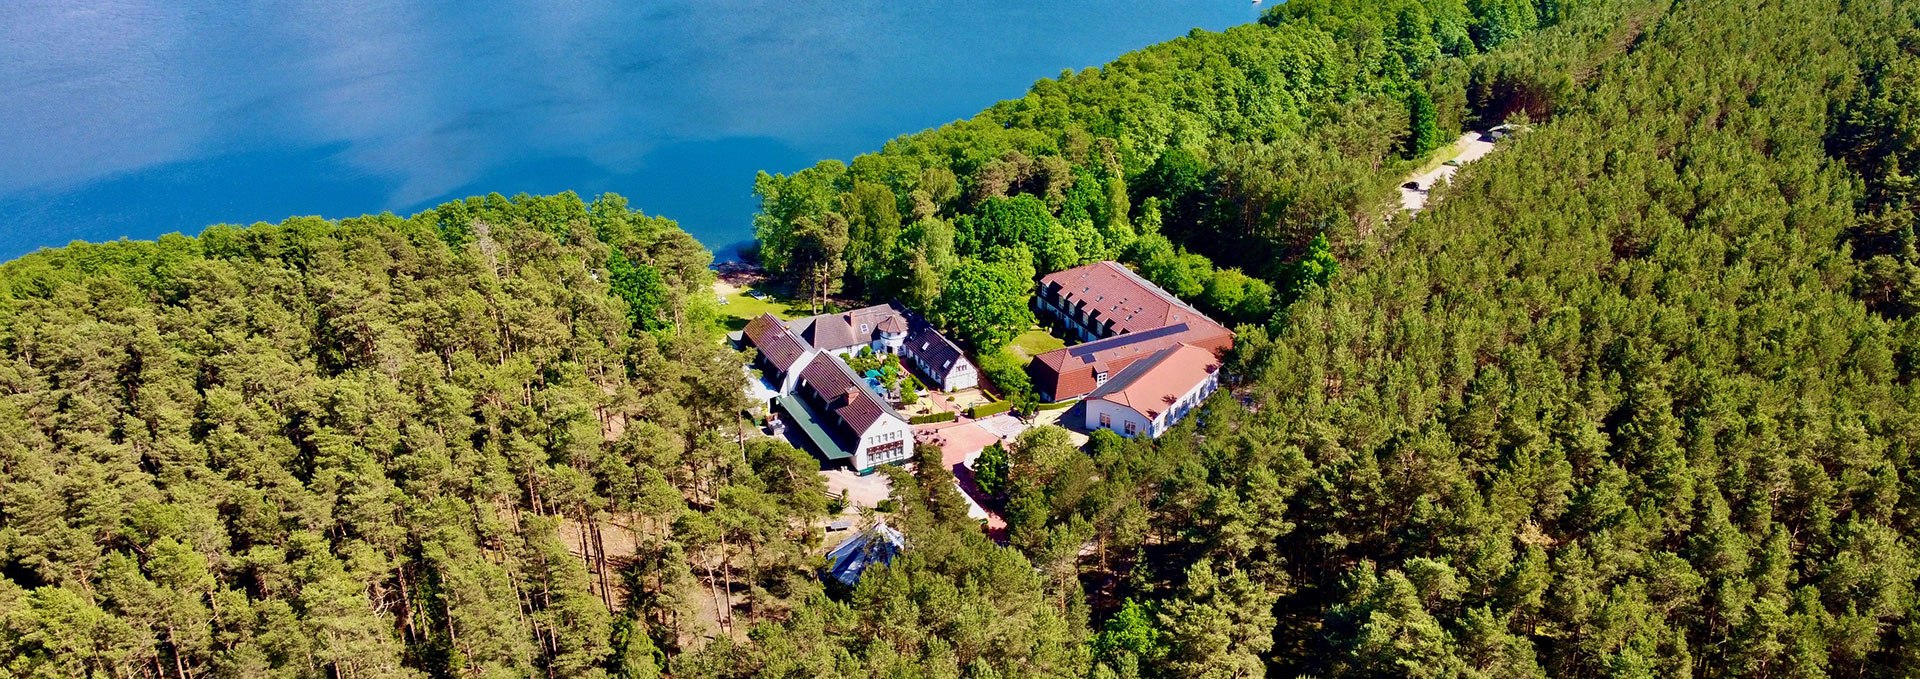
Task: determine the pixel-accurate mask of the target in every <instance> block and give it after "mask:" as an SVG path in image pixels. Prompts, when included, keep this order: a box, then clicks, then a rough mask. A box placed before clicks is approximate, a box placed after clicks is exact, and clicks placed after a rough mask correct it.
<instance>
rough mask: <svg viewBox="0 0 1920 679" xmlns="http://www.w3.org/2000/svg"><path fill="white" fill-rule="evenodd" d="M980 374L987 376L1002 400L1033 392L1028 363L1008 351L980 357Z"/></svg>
mask: <svg viewBox="0 0 1920 679" xmlns="http://www.w3.org/2000/svg"><path fill="white" fill-rule="evenodd" d="M980 374H982V375H985V376H986V378H987V381H988V382H991V383H993V388H994V389H995V390H996V391H998V392H999V393H1000V396H1001V397H1002V398H1007V399H1012V398H1014V397H1017V396H1020V395H1022V394H1029V393H1032V392H1033V378H1032V377H1029V376H1027V363H1026V361H1024V360H1021V358H1020V356H1019V355H1017V354H1014V353H1012V352H1008V351H996V352H994V353H991V354H984V355H982V356H980Z"/></svg>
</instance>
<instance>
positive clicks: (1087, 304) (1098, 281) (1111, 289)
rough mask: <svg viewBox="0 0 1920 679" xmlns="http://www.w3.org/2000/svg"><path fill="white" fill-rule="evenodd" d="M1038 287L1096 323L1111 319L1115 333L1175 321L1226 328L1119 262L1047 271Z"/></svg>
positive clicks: (1156, 326)
mask: <svg viewBox="0 0 1920 679" xmlns="http://www.w3.org/2000/svg"><path fill="white" fill-rule="evenodd" d="M1040 290H1041V292H1042V294H1058V295H1059V296H1060V298H1061V299H1062V300H1063V301H1064V302H1065V304H1066V306H1067V308H1069V309H1071V308H1076V307H1078V308H1084V309H1085V310H1086V312H1087V314H1088V316H1089V317H1090V318H1091V319H1092V323H1093V324H1094V325H1096V326H1100V325H1106V324H1108V323H1111V324H1112V325H1111V327H1112V331H1113V333H1114V334H1121V333H1129V332H1140V331H1143V330H1152V329H1154V328H1160V327H1165V326H1169V325H1174V324H1178V323H1185V324H1187V325H1188V326H1192V327H1195V328H1199V327H1200V326H1213V327H1215V328H1220V329H1222V330H1224V329H1225V328H1224V327H1222V326H1220V324H1218V323H1215V322H1213V320H1212V319H1210V318H1207V317H1206V315H1205V314H1202V313H1200V312H1199V311H1198V310H1196V309H1194V308H1193V307H1191V306H1188V305H1187V304H1186V303H1185V302H1182V301H1180V299H1179V298H1177V297H1174V296H1173V295H1172V294H1169V293H1168V292H1167V291H1165V290H1161V289H1160V288H1159V286H1156V285H1154V284H1153V283H1150V282H1148V281H1147V279H1144V278H1141V277H1140V276H1139V274H1135V273H1134V272H1133V271H1132V270H1131V269H1128V268H1127V267H1125V266H1122V265H1120V264H1119V263H1118V262H1111V261H1103V262H1094V263H1092V264H1086V265H1083V266H1076V267H1074V268H1071V269H1067V270H1065V271H1058V272H1055V273H1051V274H1048V275H1047V276H1045V277H1043V278H1041V279H1040Z"/></svg>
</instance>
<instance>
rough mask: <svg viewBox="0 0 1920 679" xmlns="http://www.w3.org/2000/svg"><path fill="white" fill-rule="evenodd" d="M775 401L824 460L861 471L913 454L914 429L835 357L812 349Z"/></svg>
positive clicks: (903, 458) (902, 459) (904, 458)
mask: <svg viewBox="0 0 1920 679" xmlns="http://www.w3.org/2000/svg"><path fill="white" fill-rule="evenodd" d="M776 400H777V401H779V403H780V406H781V408H782V409H783V410H785V411H786V412H787V414H788V416H790V417H792V418H793V419H794V420H795V422H796V423H797V424H798V425H799V426H800V429H801V431H802V432H803V433H804V434H805V435H806V436H807V438H808V439H809V440H810V441H811V442H812V443H813V445H814V447H815V448H817V449H819V450H820V452H821V454H822V455H823V456H824V457H826V458H827V459H828V460H829V461H844V462H846V463H848V464H849V465H851V466H852V467H853V468H854V469H855V470H859V471H862V472H865V471H869V470H871V469H873V468H874V467H878V466H880V465H883V464H888V463H891V462H900V461H904V460H906V459H907V458H909V457H912V455H913V427H911V426H909V425H908V424H907V420H906V418H904V417H901V416H900V413H899V412H897V411H895V410H894V409H893V406H890V405H887V402H886V400H885V399H882V398H880V396H879V395H878V394H875V393H873V391H872V390H871V389H870V388H868V387H867V384H866V381H865V380H863V379H861V378H859V377H858V376H855V375H854V374H853V371H852V370H851V369H848V368H847V364H846V363H843V362H841V361H840V359H839V358H837V357H834V356H831V355H829V354H826V353H824V352H822V353H815V354H814V356H813V360H811V361H810V362H808V363H807V366H806V367H805V368H802V369H801V370H800V373H799V378H798V379H797V380H796V381H795V382H794V389H793V391H792V392H791V393H789V394H786V395H783V396H781V397H779V398H778V399H776Z"/></svg>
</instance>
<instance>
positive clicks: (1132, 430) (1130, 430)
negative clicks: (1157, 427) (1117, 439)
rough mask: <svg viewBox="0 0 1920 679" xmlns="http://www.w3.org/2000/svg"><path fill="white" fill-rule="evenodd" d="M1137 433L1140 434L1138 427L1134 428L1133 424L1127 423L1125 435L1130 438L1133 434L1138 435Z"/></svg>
mask: <svg viewBox="0 0 1920 679" xmlns="http://www.w3.org/2000/svg"><path fill="white" fill-rule="evenodd" d="M1138 433H1140V430H1139V428H1138V427H1135V426H1133V422H1127V435H1128V436H1132V435H1134V434H1138Z"/></svg>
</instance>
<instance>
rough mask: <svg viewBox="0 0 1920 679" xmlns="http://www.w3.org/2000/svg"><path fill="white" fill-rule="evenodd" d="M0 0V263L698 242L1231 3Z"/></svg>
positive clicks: (1217, 15)
mask: <svg viewBox="0 0 1920 679" xmlns="http://www.w3.org/2000/svg"><path fill="white" fill-rule="evenodd" d="M502 4H503V5H504V6H502V7H490V8H489V7H481V6H479V3H451V2H448V3H384V2H365V1H361V0H347V1H334V2H276V3H247V2H239V1H238V0H198V1H193V0H188V1H174V0H151V1H125V0H99V1H92V2H85V3H73V2H66V1H64V0H55V1H49V0H24V1H22V0H15V1H13V2H8V3H4V5H5V6H3V7H0V92H5V93H6V95H5V96H4V97H0V261H3V260H6V259H12V258H14V257H17V256H19V255H21V254H24V253H26V252H30V251H32V250H34V249H36V248H40V247H46V246H58V245H63V244H65V243H67V242H69V241H72V240H76V239H78V240H92V241H98V240H111V239H115V238H121V237H130V238H136V239H140V238H152V237H155V236H158V235H160V234H163V233H169V232H175V231H179V232H184V233H189V234H191V233H197V232H199V230H200V229H201V228H203V227H205V226H206V225H209V224H215V223H223V222H224V223H251V222H255V221H278V220H280V219H283V218H285V217H288V216H291V215H308V214H317V215H323V216H327V217H342V216H351V215H358V214H364V213H370V212H381V211H392V212H395V213H399V214H403V215H404V214H410V213H412V212H416V211H418V210H420V209H423V208H426V207H430V206H432V205H434V204H437V203H440V202H444V201H446V200H449V199H453V198H459V197H462V196H467V195H472V194H480V193H489V192H498V193H503V194H507V195H512V194H515V193H520V192H527V193H556V192H560V191H565V190H569V189H571V190H574V191H577V192H579V193H580V194H582V195H583V196H587V197H591V196H592V195H594V194H598V193H601V192H606V191H613V192H617V193H620V194H622V195H625V196H627V197H628V199H629V200H630V202H631V204H632V205H633V206H634V207H636V208H639V209H641V210H644V211H646V212H647V213H649V214H658V215H663V216H666V217H671V218H674V219H677V220H679V221H680V223H681V225H682V226H684V227H686V229H687V230H688V231H690V232H692V233H693V235H694V236H696V237H698V238H699V239H700V240H701V242H703V243H706V244H707V245H708V246H710V247H713V248H716V249H719V250H721V252H720V255H721V256H722V257H723V258H724V257H727V256H730V255H731V250H732V249H733V246H734V245H736V244H737V243H739V242H740V241H743V240H745V239H747V238H749V237H750V236H751V226H750V225H751V221H752V215H753V209H754V200H753V195H752V187H753V175H754V172H755V171H758V170H762V169H765V170H769V171H774V172H790V171H793V170H797V169H800V168H803V167H806V166H808V165H811V164H813V163H814V162H815V161H816V160H819V159H821V158H842V159H845V158H850V157H851V156H853V155H855V154H858V153H861V152H864V151H869V150H873V149H877V148H878V147H879V146H880V144H881V143H882V142H884V141H885V140H887V139H889V138H891V137H894V136H896V135H899V134H903V133H907V132H913V131H917V130H921V129H925V128H928V127H934V126H938V125H940V124H943V123H946V122H949V121H952V120H956V119H960V118H964V117H968V116H970V115H972V114H973V113H974V112H976V111H978V110H980V109H982V108H984V107H986V106H987V105H989V104H991V103H993V102H995V101H998V100H1001V99H1007V98H1012V97H1018V96H1020V95H1022V94H1023V93H1025V91H1026V89H1027V87H1028V86H1029V85H1031V84H1032V83H1033V81H1034V80H1036V79H1039V78H1044V77H1053V76H1057V75H1059V74H1060V72H1061V71H1062V70H1063V69H1075V70H1077V69H1080V68H1085V67H1088V66H1097V65H1099V64H1102V63H1104V62H1106V61H1109V60H1111V59H1112V58H1114V57H1116V56H1118V55H1120V54H1122V53H1124V52H1127V51H1130V50H1133V49H1137V48H1139V47H1143V46H1146V45H1148V44H1152V43H1155V42H1160V41H1163V40H1168V39H1171V38H1175V37H1178V36H1180V35H1183V34H1185V33H1186V32H1187V31H1188V30H1189V29H1191V28H1195V27H1198V28H1204V29H1208V30H1221V29H1224V28H1226V27H1228V26H1232V25H1235V24H1240V23H1246V22H1248V21H1252V20H1254V19H1255V18H1257V17H1258V11H1259V7H1257V6H1253V5H1250V4H1249V3H1248V2H1246V0H1153V1H1152V2H1144V3H1112V2H1102V3H1097V2H1058V1H1053V0H993V1H988V2H972V3H915V2H884V3H883V2H868V1H858V0H856V1H842V2H831V3H828V2H745V1H739V2H735V1H715V0H708V1H706V2H679V1H666V0H656V1H642V2H610V1H607V2H602V1H595V0H578V1H572V0H548V1H546V2H525V3H502Z"/></svg>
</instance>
